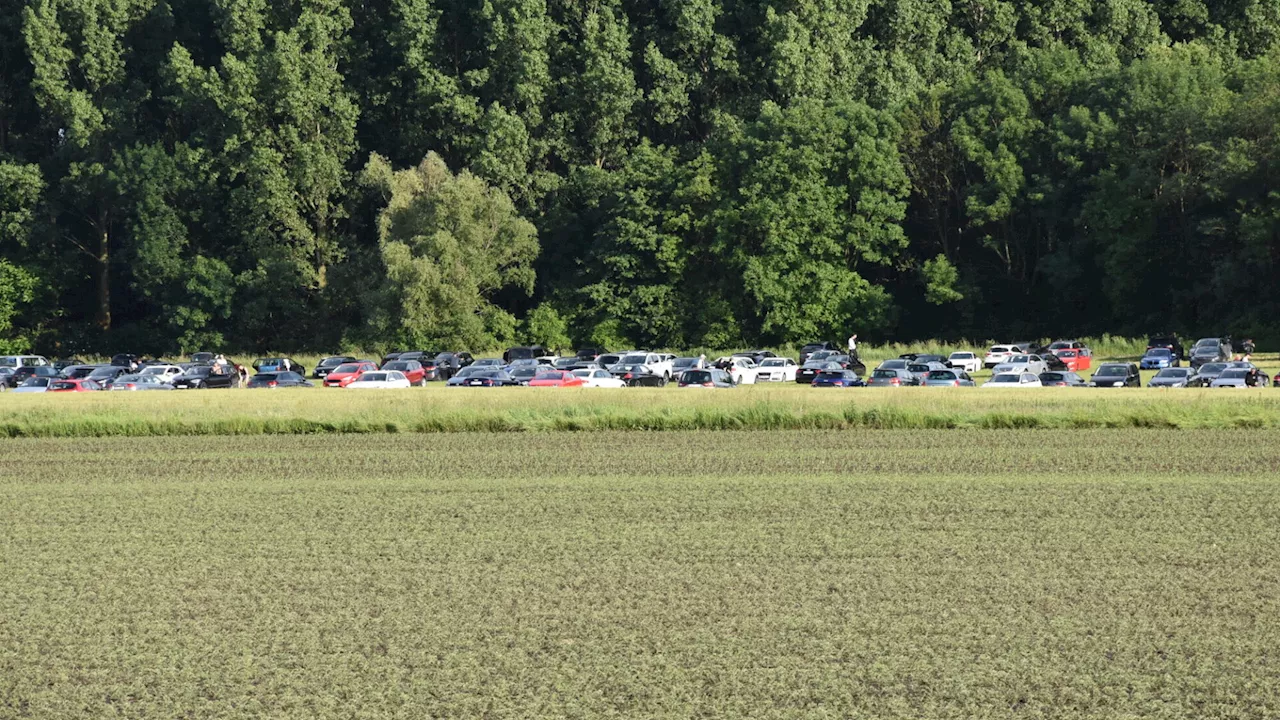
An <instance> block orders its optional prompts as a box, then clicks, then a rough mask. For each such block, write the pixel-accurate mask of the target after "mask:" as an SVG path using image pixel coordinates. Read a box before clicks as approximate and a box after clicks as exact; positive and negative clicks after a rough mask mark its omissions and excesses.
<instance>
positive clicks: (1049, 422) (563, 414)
mask: <svg viewBox="0 0 1280 720" xmlns="http://www.w3.org/2000/svg"><path fill="white" fill-rule="evenodd" d="M0 403H2V404H3V414H2V417H3V419H2V420H0V437H9V438H19V437H162V436H169V435H177V436H210V435H289V434H297V435H314V434H324V435H330V434H371V433H377V434H383V433H398V432H414V433H454V432H500V433H518V432H600V431H608V430H642V431H666V432H671V431H688V430H858V429H877V430H909V429H1050V430H1077V429H1090V428H1127V427H1132V428H1175V429H1192V428H1244V429H1265V428H1275V427H1280V391H1272V390H1249V391H1234V390H1188V391H1178V390H1175V391H1151V390H1140V391H1133V390H1124V391H1117V390H1065V389H1064V390H1052V389H1046V390H1042V391H996V390H985V391H984V390H969V389H954V390H953V389H917V388H904V389H899V390H888V389H886V390H848V391H843V390H838V389H833V390H820V389H815V388H810V387H802V386H796V385H791V384H782V385H773V386H758V387H752V386H746V387H742V388H738V389H736V390H731V391H725V392H718V391H712V392H703V391H697V390H679V389H676V388H672V387H668V388H663V389H624V390H616V391H615V390H538V389H527V388H521V389H509V390H468V389H454V388H444V387H441V386H439V385H435V386H432V387H429V388H427V389H413V390H408V391H393V392H359V391H344V390H333V389H329V390H321V389H313V390H300V391H275V392H272V391H200V392H171V393H139V394H125V393H94V394H77V395H62V396H54V395H45V396H39V395H37V396H30V395H28V396H18V395H5V396H0Z"/></svg>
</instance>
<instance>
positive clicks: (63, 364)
mask: <svg viewBox="0 0 1280 720" xmlns="http://www.w3.org/2000/svg"><path fill="white" fill-rule="evenodd" d="M72 365H84V361H83V360H78V359H76V358H60V359H58V360H54V361H53V367H54V368H56V369H57V370H58V372H62V371H63V370H66V369H67V368H69V367H71V366H72Z"/></svg>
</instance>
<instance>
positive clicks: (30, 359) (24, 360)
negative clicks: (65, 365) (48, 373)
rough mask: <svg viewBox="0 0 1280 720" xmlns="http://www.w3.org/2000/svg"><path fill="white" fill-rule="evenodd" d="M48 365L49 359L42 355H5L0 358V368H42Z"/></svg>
mask: <svg viewBox="0 0 1280 720" xmlns="http://www.w3.org/2000/svg"><path fill="white" fill-rule="evenodd" d="M48 364H49V359H48V358H46V357H45V356H43V355H5V356H4V357H0V366H3V367H11V368H20V367H44V366H45V365H48Z"/></svg>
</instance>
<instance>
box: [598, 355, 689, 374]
mask: <svg viewBox="0 0 1280 720" xmlns="http://www.w3.org/2000/svg"><path fill="white" fill-rule="evenodd" d="M672 359H673V357H672V356H671V355H663V354H659V353H651V352H632V353H627V354H626V355H623V356H622V359H621V360H619V361H618V362H617V363H616V364H617V365H644V366H645V367H647V368H649V369H650V370H652V371H653V374H654V375H661V376H662V377H663V378H665V379H667V380H670V379H671V374H672V373H673V372H674V368H673V367H672V366H671V360H672ZM610 369H611V370H612V368H610Z"/></svg>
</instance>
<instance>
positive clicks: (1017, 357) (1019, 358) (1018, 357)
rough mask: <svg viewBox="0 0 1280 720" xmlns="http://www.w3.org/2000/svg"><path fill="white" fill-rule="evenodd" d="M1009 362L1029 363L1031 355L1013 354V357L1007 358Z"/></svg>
mask: <svg viewBox="0 0 1280 720" xmlns="http://www.w3.org/2000/svg"><path fill="white" fill-rule="evenodd" d="M1009 362H1011V363H1029V362H1031V356H1030V355H1014V356H1013V357H1011V358H1009Z"/></svg>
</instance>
